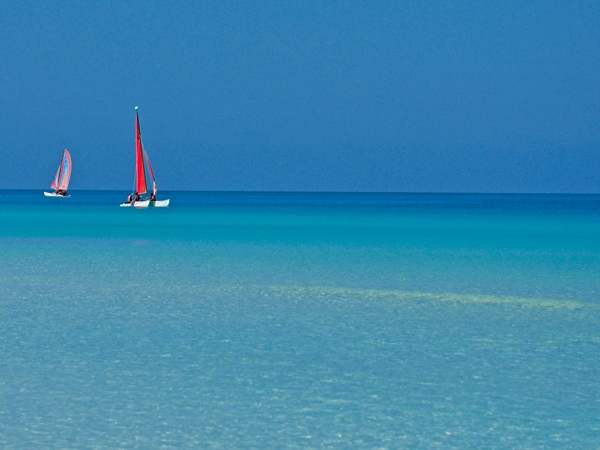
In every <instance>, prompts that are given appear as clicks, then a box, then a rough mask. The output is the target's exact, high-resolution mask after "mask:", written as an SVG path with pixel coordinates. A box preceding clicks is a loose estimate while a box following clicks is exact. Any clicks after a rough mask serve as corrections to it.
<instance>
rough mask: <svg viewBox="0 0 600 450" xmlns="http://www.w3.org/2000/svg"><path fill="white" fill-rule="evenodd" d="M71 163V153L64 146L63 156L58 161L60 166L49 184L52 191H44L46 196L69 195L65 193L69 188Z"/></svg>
mask: <svg viewBox="0 0 600 450" xmlns="http://www.w3.org/2000/svg"><path fill="white" fill-rule="evenodd" d="M72 168H73V165H72V164H71V154H70V153H69V151H68V150H67V149H66V148H65V149H64V151H63V157H62V160H61V161H60V166H58V170H57V171H56V175H55V176H54V181H53V182H52V184H51V185H50V187H51V188H52V189H54V192H44V195H45V196H46V197H70V195H69V194H68V193H67V189H69V181H71V170H72Z"/></svg>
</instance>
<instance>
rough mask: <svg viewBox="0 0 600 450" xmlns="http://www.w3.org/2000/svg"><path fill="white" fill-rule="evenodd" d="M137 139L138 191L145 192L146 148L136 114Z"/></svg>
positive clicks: (136, 167)
mask: <svg viewBox="0 0 600 450" xmlns="http://www.w3.org/2000/svg"><path fill="white" fill-rule="evenodd" d="M135 128H136V141H135V178H136V193H138V194H140V195H142V194H145V193H146V192H147V191H148V189H147V187H146V169H145V166H144V150H143V146H142V132H141V131H140V118H139V116H138V115H137V111H136V115H135Z"/></svg>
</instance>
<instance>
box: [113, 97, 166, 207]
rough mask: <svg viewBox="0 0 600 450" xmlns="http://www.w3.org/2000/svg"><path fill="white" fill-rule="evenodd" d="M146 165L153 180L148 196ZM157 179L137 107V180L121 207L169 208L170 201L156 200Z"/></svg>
mask: <svg viewBox="0 0 600 450" xmlns="http://www.w3.org/2000/svg"><path fill="white" fill-rule="evenodd" d="M146 164H147V165H148V170H149V172H150V176H151V178H152V194H150V195H148V182H147V180H148V177H147V174H146ZM157 192H158V188H157V187H156V179H155V178H154V170H152V164H150V158H149V157H148V154H147V153H146V150H145V149H144V144H143V143H142V132H141V130H140V116H139V115H138V107H137V106H136V107H135V178H134V181H133V193H132V194H131V195H130V196H129V198H128V199H127V202H125V203H121V206H135V207H136V208H147V207H149V206H154V207H157V208H158V207H164V206H169V201H170V200H169V199H167V200H156V193H157Z"/></svg>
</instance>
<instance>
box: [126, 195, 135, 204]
mask: <svg viewBox="0 0 600 450" xmlns="http://www.w3.org/2000/svg"><path fill="white" fill-rule="evenodd" d="M134 198H135V197H134V195H133V194H131V195H130V196H129V197H127V203H133V199H134Z"/></svg>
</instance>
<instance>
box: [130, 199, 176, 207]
mask: <svg viewBox="0 0 600 450" xmlns="http://www.w3.org/2000/svg"><path fill="white" fill-rule="evenodd" d="M170 201H171V199H167V200H156V201H154V202H153V201H150V200H142V201H139V202H135V203H134V204H131V203H121V205H120V206H122V207H127V206H133V207H135V208H148V207H149V206H150V207H154V208H164V207H166V206H169V202H170Z"/></svg>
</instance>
